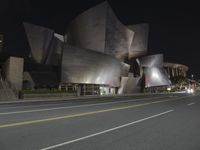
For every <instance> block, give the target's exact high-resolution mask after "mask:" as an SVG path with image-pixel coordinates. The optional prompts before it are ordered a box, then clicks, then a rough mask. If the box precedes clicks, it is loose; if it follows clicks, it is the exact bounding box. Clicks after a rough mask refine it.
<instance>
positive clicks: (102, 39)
mask: <svg viewBox="0 0 200 150" xmlns="http://www.w3.org/2000/svg"><path fill="white" fill-rule="evenodd" d="M24 26H25V31H26V33H27V37H28V41H29V43H30V47H31V53H32V57H33V58H34V59H35V61H36V62H37V63H43V64H48V65H56V66H60V68H61V81H60V83H61V84H65V85H69V86H74V88H77V87H78V88H80V89H86V88H98V87H99V89H104V90H105V89H106V93H116V90H115V89H118V94H123V93H126V94H130V93H135V92H141V88H142V84H143V80H145V86H146V87H152V86H153V87H154V86H164V85H169V84H170V83H171V82H170V80H169V79H168V77H167V75H166V73H165V71H164V70H163V55H162V54H159V55H151V56H146V57H141V58H140V59H137V57H138V56H143V55H145V54H146V53H147V44H148V31H149V26H148V25H147V24H137V25H131V26H126V25H124V24H122V23H121V22H120V21H119V19H118V18H117V16H116V15H115V13H114V11H113V10H112V8H111V7H110V6H109V3H108V2H107V1H106V2H103V3H101V4H99V5H97V6H95V7H93V8H90V9H88V10H86V11H85V12H83V13H82V14H80V15H79V16H77V17H76V18H75V19H74V20H73V21H72V22H71V24H70V25H69V28H68V29H67V30H66V33H65V35H64V37H65V40H64V38H63V36H62V35H58V34H56V35H55V33H54V31H53V30H50V29H47V28H43V27H40V26H35V25H31V24H27V23H25V24H24ZM77 85H80V86H77ZM82 85H83V86H82ZM110 87H112V88H113V89H111V88H110ZM80 89H79V90H80ZM111 90H113V91H114V92H110V91H111ZM83 91H84V93H85V92H87V90H83ZM88 91H91V89H90V90H88ZM79 93H80V92H79Z"/></svg>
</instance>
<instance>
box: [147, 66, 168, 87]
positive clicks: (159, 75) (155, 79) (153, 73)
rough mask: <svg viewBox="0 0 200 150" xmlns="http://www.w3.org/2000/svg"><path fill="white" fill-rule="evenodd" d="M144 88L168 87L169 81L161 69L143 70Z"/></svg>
mask: <svg viewBox="0 0 200 150" xmlns="http://www.w3.org/2000/svg"><path fill="white" fill-rule="evenodd" d="M144 75H145V87H153V86H165V85H170V84H171V81H170V79H169V78H168V76H167V73H166V72H165V70H164V69H163V68H156V67H150V68H144Z"/></svg>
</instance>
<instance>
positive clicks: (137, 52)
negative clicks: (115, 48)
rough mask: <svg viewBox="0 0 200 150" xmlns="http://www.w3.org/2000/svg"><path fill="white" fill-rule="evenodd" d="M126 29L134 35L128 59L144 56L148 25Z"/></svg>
mask: <svg viewBox="0 0 200 150" xmlns="http://www.w3.org/2000/svg"><path fill="white" fill-rule="evenodd" d="M128 27H129V28H130V29H131V30H133V31H134V33H135V34H134V38H133V40H132V43H131V47H130V49H129V58H132V57H138V56H142V55H145V54H146V53H147V47H148V34H149V25H148V24H135V25H131V26H128Z"/></svg>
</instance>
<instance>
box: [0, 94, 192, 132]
mask: <svg viewBox="0 0 200 150" xmlns="http://www.w3.org/2000/svg"><path fill="white" fill-rule="evenodd" d="M187 97H191V96H186V97H178V98H173V99H170V100H161V101H154V102H149V103H143V104H136V105H130V106H123V107H117V108H110V109H103V110H98V111H91V112H85V113H79V114H73V115H66V116H60V117H54V118H46V119H39V120H32V121H23V122H17V123H8V124H1V125H0V128H7V127H15V126H22V125H30V124H37V123H43V122H48V121H55V120H61V119H69V118H75V117H82V116H88V115H94V114H99V113H105V112H111V111H116V110H123V109H130V108H136V107H142V106H147V105H151V104H156V103H164V102H168V101H174V100H178V99H184V98H187Z"/></svg>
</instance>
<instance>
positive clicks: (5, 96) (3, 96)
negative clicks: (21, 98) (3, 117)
mask: <svg viewBox="0 0 200 150" xmlns="http://www.w3.org/2000/svg"><path fill="white" fill-rule="evenodd" d="M16 99H17V96H16V95H15V93H14V91H13V90H12V89H11V88H10V87H9V85H8V83H7V82H6V81H5V80H3V78H2V76H1V74H0V101H8V100H16Z"/></svg>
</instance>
